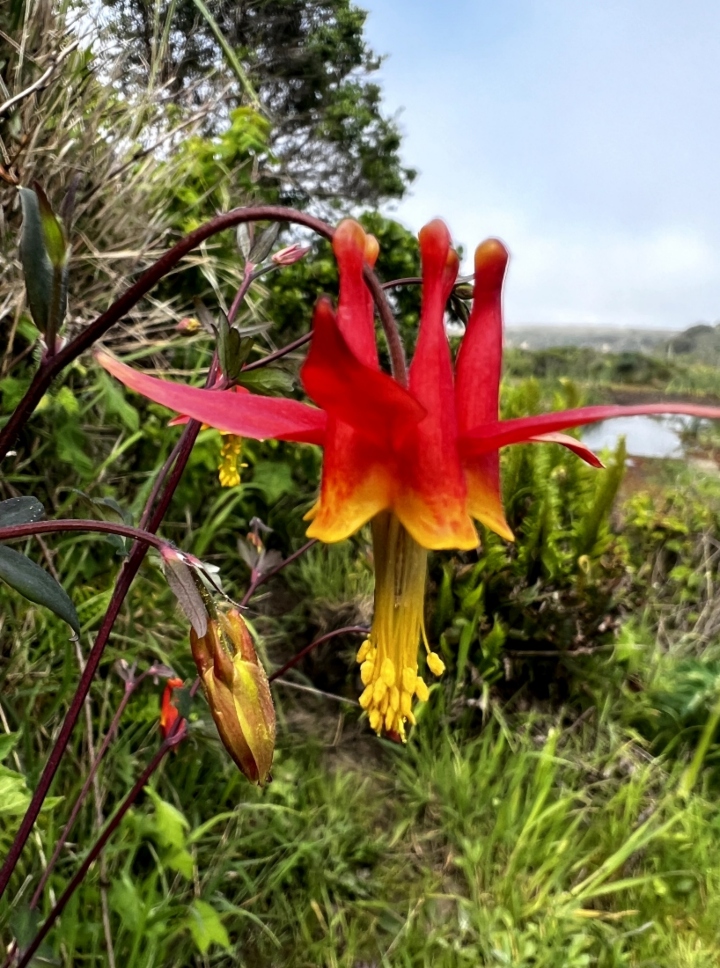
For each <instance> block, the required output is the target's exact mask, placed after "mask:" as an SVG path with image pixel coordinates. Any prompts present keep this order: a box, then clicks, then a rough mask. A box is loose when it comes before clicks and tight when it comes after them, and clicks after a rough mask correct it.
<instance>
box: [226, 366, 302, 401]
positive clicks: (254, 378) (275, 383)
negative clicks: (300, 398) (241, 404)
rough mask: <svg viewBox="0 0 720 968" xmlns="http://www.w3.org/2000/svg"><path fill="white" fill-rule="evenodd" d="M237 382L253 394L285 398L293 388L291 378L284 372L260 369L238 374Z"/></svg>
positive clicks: (267, 368)
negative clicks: (266, 394)
mask: <svg viewBox="0 0 720 968" xmlns="http://www.w3.org/2000/svg"><path fill="white" fill-rule="evenodd" d="M237 382H238V383H239V384H240V386H241V387H245V388H246V389H248V390H252V391H253V393H268V394H275V395H278V396H286V395H287V394H288V393H290V391H291V390H292V388H293V378H292V377H291V376H290V374H289V373H287V372H286V371H285V370H280V369H275V368H271V367H266V366H264V367H260V368H259V369H257V370H250V371H248V372H244V373H240V374H239V376H238V377H237Z"/></svg>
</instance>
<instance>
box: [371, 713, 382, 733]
mask: <svg viewBox="0 0 720 968" xmlns="http://www.w3.org/2000/svg"><path fill="white" fill-rule="evenodd" d="M368 719H369V720H370V728H371V729H374V730H375V732H376V733H377V731H378V730H379V729H380V727H381V725H382V713H381V712H380V710H379V709H371V710H370V713H369V714H368Z"/></svg>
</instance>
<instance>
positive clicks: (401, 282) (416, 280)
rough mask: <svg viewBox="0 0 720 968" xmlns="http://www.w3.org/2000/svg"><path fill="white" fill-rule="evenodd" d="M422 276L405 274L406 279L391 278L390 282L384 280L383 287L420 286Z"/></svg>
mask: <svg viewBox="0 0 720 968" xmlns="http://www.w3.org/2000/svg"><path fill="white" fill-rule="evenodd" d="M420 285H422V276H405V278H404V279H391V280H390V282H383V283H382V288H383V289H394V288H395V287H396V286H420Z"/></svg>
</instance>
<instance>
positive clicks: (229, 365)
mask: <svg viewBox="0 0 720 968" xmlns="http://www.w3.org/2000/svg"><path fill="white" fill-rule="evenodd" d="M254 343H255V340H254V339H252V338H251V337H249V336H248V337H243V336H241V335H240V333H239V332H238V330H237V329H235V328H234V327H233V326H230V324H229V323H228V321H227V318H226V317H225V315H224V314H221V315H220V323H219V327H218V356H219V358H220V368H221V369H222V371H223V373H224V375H225V376H226V377H227V379H228V380H237V379H238V377H239V376H240V372H241V370H242V368H243V365H244V363H245V360H247V358H248V356H250V351H251V350H252V348H253V345H254Z"/></svg>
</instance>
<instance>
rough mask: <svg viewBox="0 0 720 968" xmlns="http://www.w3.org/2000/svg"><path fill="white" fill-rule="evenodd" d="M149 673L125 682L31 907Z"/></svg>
mask: <svg viewBox="0 0 720 968" xmlns="http://www.w3.org/2000/svg"><path fill="white" fill-rule="evenodd" d="M149 674H150V673H149V672H143V673H142V674H141V675H139V676H138V677H137V679H131V680H130V681H129V682H126V683H125V693H124V695H123V697H122V699H121V700H120V702H119V704H118V707H117V709H116V710H115V715H114V716H113V718H112V722H111V723H110V726H109V727H108V730H107V732H106V733H105V737H104V739H103V741H102V744H101V745H100V748H99V749H98V751H97V754H96V756H95V759H94V760H93V762H92V765H91V766H90V770H89V771H88V775H87V776H86V777H85V782H84V783H83V786H82V789H81V790H80V793H78V795H77V799H76V800H75V803H74V804H73V808H72V810H71V811H70V816H69V817H68V819H67V823H66V824H65V826H64V827H63V830H62V833H61V834H60V836H59V837H58V841H57V843H56V844H55V850H54V851H53V854H52V857H51V858H50V860H49V862H48V865H47V867H46V868H45V870H44V871H43V875H42V877H41V878H40V881H39V882H38V885H37V887H36V888H35V893H34V894H33V896H32V898H31V900H30V907H31V908H34V907H35V906H36V905H37V903H38V901H39V900H40V897H41V896H42V892H43V890H44V889H45V885H46V884H47V881H48V878H49V877H50V874H51V873H52V871H53V868H54V867H55V864H56V863H57V860H58V857H59V856H60V852H61V851H62V849H63V847H64V846H65V842H66V841H67V839H68V837H69V836H70V831H71V830H72V828H73V826H74V824H75V821H76V820H77V816H78V814H79V813H80V808H81V807H82V805H83V803H84V802H85V797H86V796H87V794H88V791H89V790H90V785H91V783H92V782H93V779H94V778H95V776H96V774H97V771H98V768H99V766H100V763H101V762H102V760H103V757H104V756H105V753H106V752H107V750H108V747H109V746H110V743H111V742H112V740H113V738H114V736H115V733H116V731H117V728H118V725H119V724H120V720H121V718H122V714H123V713H124V712H125V707H126V706H127V704H128V702H129V701H130V697H131V696H132V694H133V693H134V692H135V690H136V689H137V687H138V686H139V685H140V683H141V682H142V681H143V679H145V678H146V677H147V676H148V675H149Z"/></svg>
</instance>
